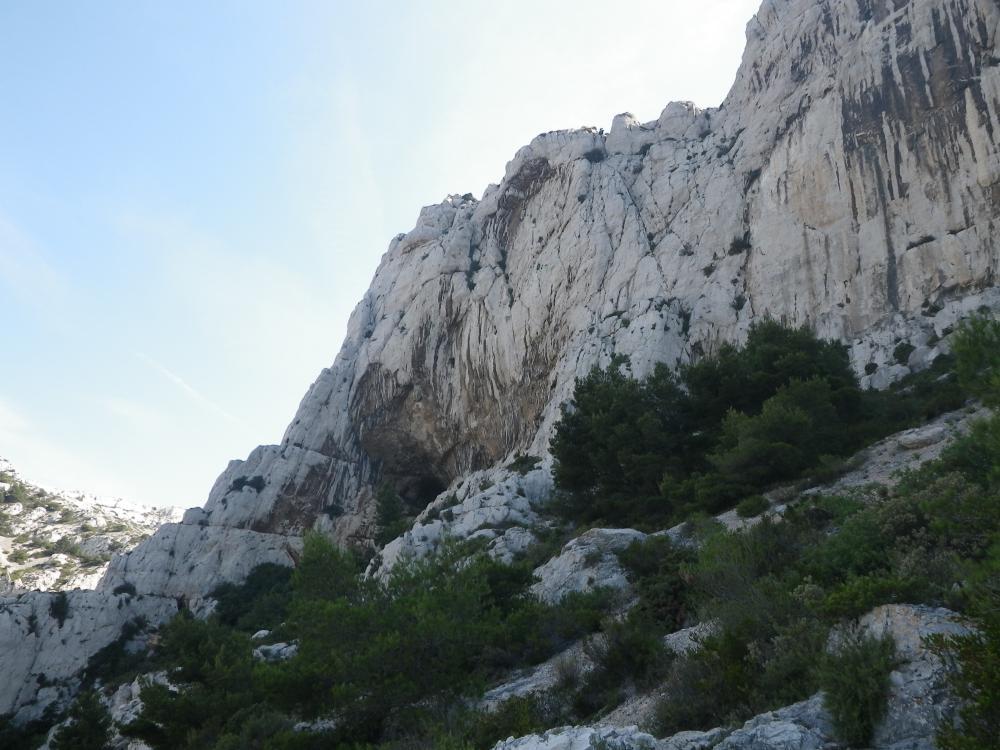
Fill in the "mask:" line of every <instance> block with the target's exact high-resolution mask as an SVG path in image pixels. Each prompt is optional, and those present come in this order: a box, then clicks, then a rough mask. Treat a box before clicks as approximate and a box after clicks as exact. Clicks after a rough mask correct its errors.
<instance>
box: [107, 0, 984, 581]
mask: <svg viewBox="0 0 1000 750" xmlns="http://www.w3.org/2000/svg"><path fill="white" fill-rule="evenodd" d="M998 21H1000V10H998V8H997V6H996V4H995V3H993V2H990V0H921V1H920V2H916V1H915V0H911V1H910V2H894V3H888V2H881V1H878V2H875V1H873V0H847V1H845V2H839V1H838V2H833V1H831V0H767V1H766V2H764V4H763V6H762V7H761V9H760V11H759V12H758V13H757V15H756V16H755V17H754V18H753V19H752V20H751V21H750V23H749V25H748V27H747V47H746V52H745V54H744V58H743V63H742V65H741V67H740V70H739V72H738V74H737V77H736V82H735V84H734V85H733V88H732V90H731V92H730V93H729V95H728V96H727V98H726V100H725V102H724V103H723V104H722V105H721V106H720V107H719V108H717V109H704V110H703V109H698V108H697V107H695V106H694V105H691V104H688V103H672V104H669V105H668V106H667V107H666V108H665V109H664V111H663V113H662V115H661V116H660V117H659V118H658V119H657V120H655V121H652V122H648V123H639V122H637V121H636V120H635V119H634V118H632V117H631V116H629V115H620V116H618V117H616V118H615V120H614V122H613V123H612V125H611V128H610V130H609V131H607V132H605V131H604V130H599V129H596V128H591V129H583V130H576V131H560V132H553V133H545V134H542V135H540V136H538V137H537V138H536V139H535V140H534V141H532V143H531V144H529V145H528V146H525V147H524V148H522V149H521V150H520V151H519V152H518V153H517V154H516V155H515V157H514V158H513V160H512V161H511V162H510V163H509V164H508V165H507V169H506V173H505V175H504V177H503V179H502V180H501V181H500V183H499V184H498V185H493V186H490V187H489V188H487V190H486V191H485V193H484V194H483V197H482V199H481V200H476V199H474V198H473V197H472V196H471V195H465V196H462V197H458V196H453V197H451V198H449V199H448V200H446V201H445V202H444V203H442V204H440V205H437V206H430V207H427V208H425V209H424V210H423V211H422V212H421V214H420V217H419V219H418V222H417V226H416V227H415V228H414V229H413V230H411V231H410V232H408V233H406V234H401V235H399V236H398V237H396V238H395V239H394V240H393V241H392V242H391V244H390V246H389V249H388V251H387V252H386V254H385V256H384V258H383V260H382V263H381V265H380V267H379V269H378V271H377V273H376V276H375V279H374V280H373V282H372V286H371V288H370V289H369V291H368V293H367V294H366V295H365V297H364V299H363V300H362V301H361V303H360V304H359V305H358V307H357V309H356V310H355V312H354V314H353V316H352V318H351V321H350V326H349V330H348V335H347V340H346V341H345V343H344V345H343V348H342V349H341V351H340V353H339V355H338V356H337V358H336V361H335V362H334V364H333V366H332V367H331V368H329V369H328V370H324V371H323V372H322V373H321V375H320V377H319V378H318V380H317V381H316V382H315V383H314V384H313V385H312V387H311V388H310V389H309V391H308V393H307V394H306V396H305V397H304V399H303V401H302V403H301V405H300V407H299V410H298V413H297V414H296V415H295V417H294V419H293V420H292V422H291V424H290V426H289V427H288V430H287V431H286V433H285V435H284V437H283V439H282V441H281V443H280V444H278V445H268V446H261V447H260V448H257V449H256V450H255V451H254V452H253V453H252V454H251V455H250V456H249V457H248V458H247V459H246V460H244V461H236V462H233V463H231V464H230V466H229V467H228V468H227V469H226V471H224V472H223V474H222V475H221V476H220V477H219V479H218V481H217V482H216V484H215V486H214V487H213V488H212V491H211V493H210V494H209V498H208V502H207V503H206V506H205V510H204V511H203V512H202V511H199V512H198V513H193V514H191V515H190V516H189V517H188V518H186V519H185V522H184V524H182V525H179V526H168V527H165V528H164V529H163V530H162V531H161V532H160V533H159V534H158V535H157V537H156V538H155V539H154V540H152V541H151V542H150V543H149V544H148V545H144V546H143V547H142V548H141V549H140V551H139V552H138V553H137V555H138V556H136V555H133V556H132V557H131V559H130V560H129V561H128V562H127V568H128V574H127V575H133V576H138V577H140V578H142V577H144V576H145V575H146V574H145V573H139V572H138V571H139V569H140V568H141V569H142V570H143V571H153V570H155V571H156V574H155V576H154V577H153V578H151V579H150V588H148V589H147V590H148V591H149V592H150V593H153V591H154V590H157V589H161V587H163V586H167V587H168V588H169V590H170V591H171V592H172V593H175V594H185V595H189V596H197V595H199V594H200V593H203V592H204V590H205V585H206V584H208V585H209V586H211V585H212V584H213V583H214V581H206V580H204V579H203V576H204V573H202V572H201V571H202V570H203V568H204V566H203V564H202V563H203V561H204V560H207V559H211V558H212V556H213V555H214V554H215V552H216V551H217V550H227V549H236V548H239V549H242V550H244V554H254V555H257V561H259V562H267V561H273V562H280V561H281V560H287V559H288V556H289V554H294V549H293V547H294V544H295V541H294V540H295V539H296V538H297V537H298V536H299V535H300V534H301V533H302V532H303V530H305V529H308V528H312V527H315V528H318V529H321V530H323V531H325V532H327V533H329V534H331V535H332V536H333V537H334V538H336V539H338V540H339V541H341V542H352V543H358V544H362V545H364V544H368V543H369V542H370V540H371V539H372V537H373V535H374V528H373V515H374V502H373V488H374V486H375V485H376V484H377V482H378V481H380V480H381V479H387V480H389V481H391V482H392V483H393V484H394V485H395V486H396V487H397V489H398V490H399V491H400V492H401V493H402V494H403V495H404V497H405V498H406V499H407V500H408V501H409V502H410V503H412V504H414V505H415V506H421V505H426V504H428V503H429V502H431V501H432V500H434V498H435V497H436V496H438V495H439V494H441V493H442V492H443V491H444V490H446V489H447V490H449V494H450V492H451V491H453V490H454V489H455V487H457V486H459V485H460V484H461V483H462V482H463V480H465V478H466V477H468V476H469V475H470V474H471V473H472V472H475V471H488V470H492V468H493V467H499V466H503V465H505V464H506V463H507V462H509V461H511V460H512V459H513V458H514V457H515V455H516V454H518V453H523V454H527V455H536V456H539V457H544V455H545V453H546V451H547V445H548V441H549V438H550V437H551V430H552V425H553V422H554V419H555V418H556V416H557V415H558V408H559V404H561V403H562V402H564V401H565V400H566V398H567V397H568V396H569V395H570V391H571V389H572V387H573V383H574V381H575V379H576V378H577V377H578V376H580V375H582V374H584V373H585V372H586V371H587V370H589V369H590V367H591V366H592V365H594V364H595V363H605V362H607V361H608V359H609V357H610V356H611V355H612V354H622V355H627V356H629V357H631V360H632V363H633V367H634V369H635V371H636V372H638V373H642V372H644V371H645V370H647V369H648V368H649V367H650V366H651V364H652V363H654V362H658V361H666V362H670V363H676V362H682V361H686V360H689V359H691V358H697V357H698V356H699V355H702V354H704V353H708V352H711V351H714V350H715V349H716V348H717V347H718V345H719V343H720V342H722V341H727V340H741V339H742V337H743V336H744V335H745V333H746V331H747V329H748V326H749V325H750V323H751V322H752V321H754V320H757V319H760V318H761V317H763V316H773V317H775V318H779V319H782V320H785V321H788V322H791V323H796V324H798V323H809V324H810V325H812V326H813V327H815V329H816V330H817V331H818V333H819V334H821V335H823V336H827V337H837V338H842V339H844V340H845V341H847V342H849V344H850V346H851V356H852V360H853V363H854V366H855V368H856V370H857V372H859V374H861V375H862V376H863V377H864V379H865V382H866V383H871V384H874V385H885V384H886V383H888V382H890V381H892V380H894V379H897V378H898V377H900V376H901V375H902V374H905V373H906V372H908V371H909V370H910V369H912V368H920V367H923V366H925V365H926V363H927V362H928V361H929V360H931V359H933V358H934V357H935V356H936V355H937V354H938V353H939V352H940V351H941V350H942V348H946V347H947V337H948V334H949V333H950V331H951V330H952V329H953V326H954V324H955V322H956V320H958V319H959V318H960V317H961V316H963V315H964V314H967V313H968V312H970V311H973V310H976V309H978V308H980V307H983V306H986V307H990V308H993V307H996V306H997V304H998V300H1000V293H998V291H997V290H996V288H995V287H994V283H995V280H996V275H997V270H998V264H1000V255H998V254H997V253H996V251H995V248H994V245H993V237H994V236H995V235H996V226H995V225H996V221H997V218H996V216H997V205H998V203H997V201H998V196H1000V192H998V188H997V186H998V185H1000V157H998V149H997V138H996V133H997V129H998V127H1000V122H998V120H997V117H998V113H997V103H998V101H1000V67H997V66H996V65H995V64H994V60H995V55H996V45H997V39H996V30H997V25H998ZM490 481H495V480H492V479H491V480H490ZM170 549H173V550H175V555H174V556H173V557H172V558H171V557H168V555H167V554H166V550H170ZM122 565H123V566H124V565H126V563H124V562H123V563H122ZM192 567H193V568H194V569H195V570H198V571H199V572H198V576H199V579H198V580H188V577H187V576H188V574H187V572H186V571H187V570H188V569H189V568H192ZM127 575H126V572H125V568H124V567H122V568H117V567H116V568H115V569H114V570H113V571H112V574H111V578H112V580H114V581H117V582H120V581H121V580H124V578H125V577H127ZM136 585H139V586H140V587H142V583H141V581H138V580H137V581H136ZM154 585H155V587H156V588H154ZM161 590H162V589H161Z"/></svg>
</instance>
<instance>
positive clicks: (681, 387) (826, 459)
mask: <svg viewBox="0 0 1000 750" xmlns="http://www.w3.org/2000/svg"><path fill="white" fill-rule="evenodd" d="M952 364H953V363H952V362H951V360H949V359H947V358H944V359H941V360H939V361H938V362H937V363H936V365H935V367H934V368H933V369H932V370H929V371H926V372H924V373H921V374H920V375H917V376H913V377H911V378H910V379H909V381H907V382H905V383H902V384H900V385H898V386H897V387H895V388H893V389H890V390H888V391H885V392H876V391H863V390H861V388H860V386H859V384H858V381H857V378H856V377H855V375H854V373H853V372H852V370H851V368H850V364H849V361H848V358H847V352H846V349H845V348H844V347H843V346H842V345H840V344H837V343H834V342H828V341H820V340H819V339H817V338H816V337H815V336H814V335H813V334H812V332H811V331H809V330H808V329H805V328H802V329H793V328H787V327H785V326H782V325H780V324H778V323H775V322H772V321H766V322H762V323H758V324H756V325H755V326H754V327H753V328H752V329H751V330H750V333H749V336H748V338H747V342H746V344H745V345H744V346H743V347H734V346H729V345H723V346H722V347H720V349H719V351H718V352H717V353H716V354H714V355H713V356H710V357H704V358H702V359H701V360H699V361H698V362H696V363H694V364H691V365H688V366H686V367H682V368H681V369H680V371H679V373H678V374H677V375H675V374H673V373H672V372H671V371H670V370H669V369H668V368H667V367H666V366H663V365H660V366H657V367H656V368H655V369H654V370H653V371H652V372H651V373H650V374H649V375H648V376H646V377H644V378H641V379H640V378H636V377H634V376H633V375H632V374H631V371H630V367H629V363H628V361H627V360H626V359H624V358H620V357H619V358H615V359H614V360H613V361H612V362H611V363H610V364H609V365H608V366H607V367H605V368H603V369H602V368H595V369H594V370H592V371H591V372H590V373H589V374H588V375H587V376H586V377H585V378H583V379H581V380H580V381H579V382H578V383H577V386H576V389H575V391H574V394H573V399H572V401H571V402H570V403H569V404H567V405H566V406H564V408H563V412H562V417H561V419H560V421H559V423H558V424H557V426H556V432H555V436H554V438H553V440H552V445H551V450H552V455H553V457H554V459H555V466H554V476H555V480H556V485H557V487H558V488H559V490H560V492H561V502H560V504H559V509H560V511H561V513H562V515H563V517H564V518H565V519H567V520H568V521H571V522H573V523H578V524H602V523H606V524H612V525H615V526H632V527H635V528H639V529H648V530H653V529H655V528H663V527H664V526H665V525H669V524H672V523H675V522H678V521H681V520H684V519H685V518H687V517H688V516H690V515H691V514H694V513H698V512H707V513H718V512H720V511H723V510H726V509H728V508H731V507H733V506H734V505H736V504H737V503H739V501H740V500H741V499H743V498H747V497H751V496H754V495H758V494H760V492H761V491H762V490H764V489H767V488H768V487H771V486H773V485H774V484H776V483H780V482H787V481H789V480H793V479H797V478H799V477H804V476H807V475H811V474H815V473H817V472H819V473H822V472H829V471H830V469H831V467H833V466H836V465H838V464H841V463H842V461H843V459H844V457H846V456H849V455H850V454H851V453H853V452H854V451H856V450H857V449H858V448H860V447H862V446H864V445H867V444H869V443H871V442H873V441H874V440H876V439H878V438H880V437H883V436H885V435H888V434H890V433H892V432H896V431H898V430H900V429H904V428H905V427H909V426H913V425H916V424H919V423H921V422H922V421H924V420H926V419H927V418H929V417H933V416H936V415H937V414H940V413H943V412H945V411H948V410H950V409H956V408H959V407H960V406H961V405H962V404H963V403H964V401H965V399H966V393H965V391H963V390H962V389H961V387H960V386H959V385H958V383H957V379H956V378H955V377H954V375H953V374H952V373H950V371H949V370H950V367H951V365H952ZM744 508H745V509H746V507H745V506H744Z"/></svg>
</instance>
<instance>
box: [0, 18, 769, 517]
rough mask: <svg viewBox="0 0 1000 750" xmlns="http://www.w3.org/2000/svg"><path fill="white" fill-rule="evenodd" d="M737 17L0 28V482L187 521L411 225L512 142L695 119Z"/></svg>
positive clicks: (331, 341)
mask: <svg viewBox="0 0 1000 750" xmlns="http://www.w3.org/2000/svg"><path fill="white" fill-rule="evenodd" d="M758 4H759V0H697V2H695V1H693V0H670V1H669V2H665V0H649V1H646V0H641V1H635V2H632V3H629V4H628V5H627V6H621V5H616V4H612V3H607V2H601V3H599V2H592V1H591V0H574V1H573V2H569V1H566V2H563V1H562V0H560V1H550V0H533V1H532V2H525V1H523V0H508V1H507V2H504V3H496V2H484V1H481V0H469V1H468V2H465V3H461V4H460V3H453V2H451V3H445V2H434V1H425V2H419V3H417V2H412V3H403V2H380V1H378V0H373V1H372V2H367V3H352V4H347V3H339V2H332V1H330V2H305V1H302V0H289V1H288V2H266V3H265V2H251V1H241V2H224V1H218V0H217V1H215V2H211V3H203V2H187V1H181V0H171V2H157V3H153V2H135V1H129V2H125V1H124V0H123V1H121V2H110V1H98V2H91V3H57V2H54V1H45V0H43V1H39V2H23V3H15V2H9V3H4V4H2V5H0V96H2V101H3V107H2V111H3V116H2V117H0V305H2V307H0V456H2V457H4V458H7V459H9V460H10V461H12V462H13V463H14V464H15V466H17V467H18V468H19V469H20V471H21V473H22V474H23V475H24V476H25V477H26V478H28V479H31V480H34V481H37V482H40V483H43V484H47V485H49V486H55V487H61V488H65V489H83V490H88V491H91V492H96V493H99V494H105V495H112V496H122V497H125V498H127V499H131V500H135V501H138V502H144V503H151V504H158V505H176V506H180V507H188V506H192V505H199V504H201V503H202V502H203V501H204V499H205V497H206V496H207V493H208V490H209V488H210V487H211V484H212V482H213V481H214V479H215V477H216V476H217V475H218V474H219V472H220V471H221V470H222V469H223V468H224V467H225V464H226V462H227V461H228V460H229V459H231V458H242V457H244V456H245V455H246V454H247V453H248V452H249V451H250V450H251V449H252V448H253V447H254V446H255V445H257V444H260V443H270V442H277V441H278V440H279V439H280V438H281V434H282V432H283V431H284V428H285V426H286V424H287V423H288V422H289V421H290V420H291V418H292V416H293V414H294V411H295V408H296V407H297V405H298V402H299V399H300V398H301V397H302V395H303V394H304V393H305V391H306V389H307V387H308V386H309V384H310V383H311V382H312V380H313V379H314V378H315V376H316V375H317V374H318V372H319V370H320V369H321V368H323V367H325V366H327V365H329V364H330V363H331V362H332V361H333V359H334V357H335V356H336V353H337V350H338V349H339V347H340V343H341V341H342V340H343V337H344V334H345V330H346V323H347V318H348V316H349V314H350V311H351V310H352V309H353V307H354V305H355V303H356V302H357V301H358V300H359V299H360V298H361V296H362V294H363V293H364V291H365V289H366V288H367V286H368V282H369V280H370V278H371V275H372V273H373V272H374V270H375V268H376V266H377V265H378V261H379V258H380V257H381V255H382V253H383V252H384V250H385V248H386V246H387V244H388V241H389V239H390V238H391V237H392V236H393V235H395V234H396V233H398V232H401V231H406V230H408V229H409V228H411V227H412V225H413V223H414V221H415V219H416V217H417V214H418V212H419V209H420V207H421V206H423V205H426V204H430V203H436V202H438V201H440V200H442V199H443V198H444V197H445V196H446V195H447V194H449V193H466V192H472V193H474V194H476V195H477V196H478V195H481V193H482V190H483V188H485V187H486V185H487V184H489V183H490V182H496V181H498V180H499V179H500V177H501V176H502V174H503V169H504V165H505V163H506V162H507V161H508V160H509V159H510V158H511V157H512V156H513V155H514V152H515V151H516V150H517V148H518V147H520V146H521V145H524V144H525V143H527V142H528V141H529V140H530V139H531V138H532V137H534V136H535V135H537V134H538V133H540V132H543V131H547V130H553V129H557V128H567V127H579V126H582V125H597V126H600V127H608V126H609V125H610V122H611V118H612V117H613V116H614V115H615V114H616V113H618V112H623V111H631V112H633V113H634V114H635V115H636V116H638V117H639V118H641V119H643V120H650V119H654V118H656V117H657V116H658V115H659V113H660V111H661V110H662V108H663V107H664V106H665V105H666V104H667V102H668V101H671V100H678V99H684V100H692V101H695V102H696V103H698V104H699V105H700V106H715V105H717V104H718V103H719V102H720V101H721V100H722V98H723V96H724V95H725V93H726V91H727V90H728V88H729V86H730V84H731V82H732V79H733V76H734V74H735V72H736V68H737V66H738V64H739V60H740V57H741V55H742V50H743V43H744V27H745V25H746V22H747V21H748V20H749V19H750V17H751V16H752V14H753V13H754V12H755V10H756V7H757V5H758Z"/></svg>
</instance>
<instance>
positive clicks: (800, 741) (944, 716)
mask: <svg viewBox="0 0 1000 750" xmlns="http://www.w3.org/2000/svg"><path fill="white" fill-rule="evenodd" d="M858 627H859V628H860V629H861V630H862V631H864V632H868V633H871V634H873V635H878V636H881V635H884V634H889V635H891V636H892V637H893V639H894V640H895V643H896V654H897V657H898V660H899V661H898V664H897V667H896V668H895V669H894V670H893V672H892V673H891V674H890V677H889V679H890V690H889V696H888V701H887V706H886V713H885V715H884V717H883V718H882V720H881V721H880V722H879V724H878V725H877V727H876V729H875V734H874V736H873V738H872V744H871V747H872V748H873V749H875V750H904V749H905V750H933V748H934V747H935V744H934V737H935V734H936V732H937V729H938V727H939V726H942V725H944V724H945V723H947V722H950V721H951V720H952V719H953V718H954V715H955V711H956V706H957V704H956V700H955V697H954V695H953V694H951V693H950V692H949V690H948V688H947V684H948V680H947V677H948V672H947V670H948V667H947V665H946V664H945V663H944V662H943V661H942V660H941V659H940V658H939V657H938V656H937V655H936V654H934V653H933V652H931V651H930V650H929V649H928V647H927V645H926V643H925V642H924V639H925V638H927V637H928V636H932V635H944V636H955V635H963V634H966V633H968V632H969V630H968V627H967V626H966V625H965V624H964V623H963V622H962V620H961V618H959V617H958V616H957V615H956V614H955V613H954V612H950V611H949V610H946V609H940V608H933V607H925V606H914V605H909V604H888V605H884V606H881V607H876V608H875V609H874V610H872V611H871V612H870V613H868V614H867V615H865V616H864V617H863V618H861V620H860V621H859V622H858ZM680 632H681V633H684V632H685V631H680ZM702 632H704V631H702ZM691 635H693V636H694V641H695V642H696V641H697V637H698V634H697V633H691V632H689V634H688V637H687V638H685V639H677V643H676V645H682V644H683V645H682V648H687V647H688V645H689V644H688V643H686V641H689V640H690V637H691ZM838 638H839V636H838V634H836V633H835V634H834V636H833V637H832V638H831V646H834V645H835V644H836V643H837V640H838ZM494 692H496V691H494ZM531 692H533V691H530V690H529V691H523V692H515V693H512V694H516V695H527V694H530V693H531ZM640 697H642V696H640ZM654 697H655V696H654ZM641 707H642V708H643V709H644V710H645V713H644V714H643V713H641V712H640V713H637V712H635V711H632V712H621V711H612V712H610V713H609V714H607V715H606V716H605V717H604V718H603V719H602V720H601V722H600V724H599V725H598V726H593V727H564V728H562V729H557V730H552V731H550V732H546V733H545V734H542V735H530V736H528V737H522V738H520V739H518V740H507V741H506V742H502V743H499V744H498V745H497V746H496V748H495V750H500V748H509V749H510V750H513V749H514V748H518V749H519V750H520V749H522V748H523V749H524V750H549V749H550V748H576V747H580V748H588V747H600V746H605V747H621V748H633V747H645V748H656V749H657V750H707V749H708V748H717V750H765V749H766V750H823V749H824V748H832V747H840V746H842V744H841V743H840V742H838V740H837V736H836V729H835V726H834V723H833V721H832V719H831V717H830V714H829V712H828V711H827V710H826V707H825V706H824V702H823V695H822V693H817V694H816V695H813V696H812V697H810V698H809V699H807V700H804V701H800V702H799V703H795V704H793V705H791V706H786V707H784V708H780V709H777V710H775V711H768V712H766V713H763V714H760V715H758V716H755V717H753V718H752V719H750V720H748V721H747V722H746V723H744V724H743V725H742V726H741V727H738V728H736V729H733V728H726V727H717V728H715V729H711V730H708V731H684V732H680V733H678V734H675V735H673V736H671V737H668V738H665V739H662V740H656V739H654V738H653V737H652V736H650V735H647V734H642V733H637V731H636V728H635V727H634V726H626V727H624V728H620V727H618V726H617V724H616V718H617V717H618V716H624V715H626V714H627V715H628V716H629V718H630V719H633V720H638V723H640V725H642V724H644V723H648V722H649V721H651V720H652V718H653V714H654V711H655V700H649V699H646V700H643V701H642V702H641ZM615 732H617V734H614V733H615ZM598 741H605V742H606V743H607V744H605V745H598V744H596V743H597V742H598ZM588 743H593V744H588ZM615 743H619V744H615Z"/></svg>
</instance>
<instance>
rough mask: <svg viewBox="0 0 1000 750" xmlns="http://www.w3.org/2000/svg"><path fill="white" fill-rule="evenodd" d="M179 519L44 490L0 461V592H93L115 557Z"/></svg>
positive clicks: (161, 511)
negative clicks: (72, 590)
mask: <svg viewBox="0 0 1000 750" xmlns="http://www.w3.org/2000/svg"><path fill="white" fill-rule="evenodd" d="M178 517H179V513H178V511H177V510H176V509H173V508H141V507H139V506H136V505H134V504H127V503H125V502H124V501H123V500H120V499H117V500H108V499H103V498H98V497H95V496H92V495H87V494H85V493H82V492H56V491H50V490H46V489H43V488H42V487H38V486H36V485H33V484H31V483H29V482H27V481H25V480H24V479H22V478H21V477H20V476H19V475H18V473H17V472H16V471H15V470H14V467H13V466H12V465H11V464H10V462H8V461H6V460H4V459H0V593H12V592H14V591H17V590H38V591H68V590H71V589H91V588H94V586H96V585H97V582H98V581H99V580H100V579H101V576H102V575H104V571H105V570H106V569H107V566H108V563H109V562H110V561H111V558H112V556H113V555H115V554H116V553H123V552H127V551H129V550H130V549H132V548H133V547H135V546H136V545H137V544H139V543H140V542H141V541H142V540H143V539H145V538H147V537H148V536H149V535H150V534H152V533H153V532H154V531H156V529H157V528H159V526H160V525H161V524H164V523H168V522H170V521H175V520H177V518H178Z"/></svg>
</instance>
